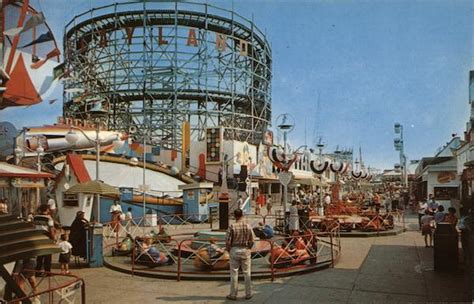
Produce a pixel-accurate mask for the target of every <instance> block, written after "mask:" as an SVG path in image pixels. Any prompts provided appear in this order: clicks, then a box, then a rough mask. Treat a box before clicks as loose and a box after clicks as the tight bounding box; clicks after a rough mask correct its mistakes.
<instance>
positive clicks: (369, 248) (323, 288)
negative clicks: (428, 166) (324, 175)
mask: <svg viewBox="0 0 474 304" xmlns="http://www.w3.org/2000/svg"><path fill="white" fill-rule="evenodd" d="M407 223H408V224H407V228H408V231H407V232H405V233H402V234H399V235H397V236H387V237H373V238H359V239H358V238H343V239H342V256H341V258H340V260H339V261H338V263H337V264H336V265H335V267H334V268H331V269H326V270H322V271H319V272H315V273H311V274H306V275H300V276H296V277H289V278H280V279H276V280H275V281H274V282H271V281H269V280H261V281H254V297H253V298H252V299H251V300H249V301H245V300H244V298H243V297H244V291H243V284H240V290H239V301H242V302H245V303H272V304H273V303H285V304H286V303H400V302H403V303H407V302H463V301H464V302H469V303H470V302H471V301H470V300H469V298H470V296H468V294H467V291H466V290H467V289H466V288H464V281H465V280H464V277H463V274H462V272H461V271H460V272H457V273H452V274H447V273H435V272H434V271H433V249H432V248H425V246H424V242H423V238H422V236H421V233H420V232H419V231H418V230H417V228H418V227H417V223H416V218H415V217H414V216H409V217H408V219H407ZM73 273H74V274H77V275H79V276H81V277H83V278H84V279H85V282H86V295H87V303H226V302H228V301H226V300H225V296H226V295H227V294H228V292H229V283H228V282H201V281H181V282H176V281H167V280H158V279H150V278H142V277H136V276H135V277H132V276H131V275H127V274H122V273H118V272H115V271H112V270H109V269H107V268H101V269H81V270H73Z"/></svg>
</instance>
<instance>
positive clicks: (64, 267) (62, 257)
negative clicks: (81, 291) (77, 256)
mask: <svg viewBox="0 0 474 304" xmlns="http://www.w3.org/2000/svg"><path fill="white" fill-rule="evenodd" d="M58 246H59V248H61V253H60V254H59V263H60V264H61V273H62V274H70V273H71V272H69V261H70V260H71V249H72V245H71V243H69V242H68V236H67V234H61V241H60V242H59V244H58Z"/></svg>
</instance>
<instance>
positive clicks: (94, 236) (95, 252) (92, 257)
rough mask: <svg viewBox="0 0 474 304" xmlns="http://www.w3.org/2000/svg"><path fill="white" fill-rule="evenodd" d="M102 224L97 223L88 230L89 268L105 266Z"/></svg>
mask: <svg viewBox="0 0 474 304" xmlns="http://www.w3.org/2000/svg"><path fill="white" fill-rule="evenodd" d="M102 229H103V227H102V224H100V223H96V224H95V225H91V226H89V230H88V234H87V237H88V240H87V244H88V255H87V263H88V264H89V267H91V268H96V267H102V266H103V265H104V257H103V248H102V246H103V245H102Z"/></svg>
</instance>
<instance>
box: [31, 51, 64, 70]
mask: <svg viewBox="0 0 474 304" xmlns="http://www.w3.org/2000/svg"><path fill="white" fill-rule="evenodd" d="M59 55H61V52H60V51H59V49H58V48H54V50H52V51H51V52H49V53H48V54H47V55H46V58H45V59H43V60H39V61H37V62H35V63H33V64H31V65H30V66H31V68H32V69H38V68H40V67H41V66H42V65H43V64H45V63H46V61H48V60H49V59H51V58H53V57H56V56H59ZM53 72H54V70H53Z"/></svg>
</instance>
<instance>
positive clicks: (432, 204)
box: [428, 194, 438, 213]
mask: <svg viewBox="0 0 474 304" xmlns="http://www.w3.org/2000/svg"><path fill="white" fill-rule="evenodd" d="M436 209H438V203H436V201H435V199H434V196H433V194H430V195H429V196H428V210H430V212H433V213H435V212H436Z"/></svg>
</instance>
